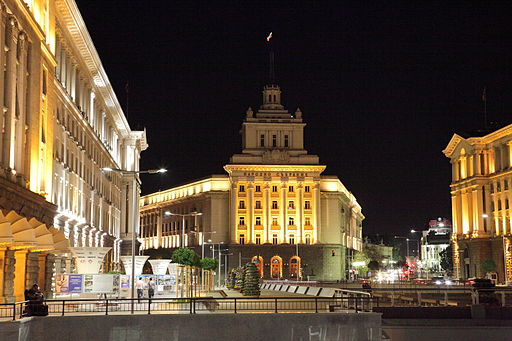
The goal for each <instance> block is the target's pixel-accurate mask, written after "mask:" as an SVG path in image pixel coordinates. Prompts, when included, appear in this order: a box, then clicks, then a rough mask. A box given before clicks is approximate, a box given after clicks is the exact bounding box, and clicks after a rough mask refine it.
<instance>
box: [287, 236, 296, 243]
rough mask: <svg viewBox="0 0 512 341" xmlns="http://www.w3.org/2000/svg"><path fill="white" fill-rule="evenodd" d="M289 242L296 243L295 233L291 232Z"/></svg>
mask: <svg viewBox="0 0 512 341" xmlns="http://www.w3.org/2000/svg"><path fill="white" fill-rule="evenodd" d="M288 242H289V243H290V244H295V235H294V234H290V237H289V238H288Z"/></svg>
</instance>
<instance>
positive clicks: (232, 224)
mask: <svg viewBox="0 0 512 341" xmlns="http://www.w3.org/2000/svg"><path fill="white" fill-rule="evenodd" d="M232 181H233V182H232V183H231V191H230V193H229V195H230V196H231V197H230V200H229V212H230V215H229V220H230V227H231V236H230V238H231V243H233V244H234V243H236V242H237V241H236V230H237V221H236V217H237V205H236V187H237V182H236V180H234V179H233V180H232Z"/></svg>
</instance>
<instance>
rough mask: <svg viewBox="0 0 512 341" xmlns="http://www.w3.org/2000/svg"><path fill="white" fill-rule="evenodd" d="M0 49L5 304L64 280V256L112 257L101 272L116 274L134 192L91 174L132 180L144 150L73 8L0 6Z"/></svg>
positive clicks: (132, 184) (131, 183) (127, 183)
mask: <svg viewBox="0 0 512 341" xmlns="http://www.w3.org/2000/svg"><path fill="white" fill-rule="evenodd" d="M0 46H2V48H1V49H0V61H1V63H2V65H3V66H4V67H3V68H2V72H1V73H0V89H1V91H0V103H2V104H3V114H2V115H0V120H1V125H2V127H4V129H3V131H1V132H0V208H1V209H2V211H3V212H2V215H0V228H1V230H0V264H2V266H3V271H2V272H1V276H2V277H0V300H1V301H12V300H13V299H14V296H15V297H16V298H17V299H18V300H20V299H22V298H23V289H24V288H26V287H27V286H28V284H32V283H34V282H39V284H40V285H41V286H42V287H43V289H44V290H45V291H46V292H47V293H48V292H50V291H51V280H50V279H51V276H52V274H53V272H55V271H57V272H66V271H67V272H70V271H72V270H73V262H72V261H71V259H72V257H71V254H70V247H76V246H81V247H98V246H106V247H112V250H111V251H110V253H109V254H108V255H107V257H106V261H105V264H104V270H108V269H112V268H115V267H116V266H117V263H118V262H119V254H120V244H121V240H122V238H125V237H128V233H126V229H127V228H123V229H122V228H121V226H123V227H124V226H129V225H130V227H129V228H130V229H131V226H133V225H132V224H126V221H125V219H126V217H125V215H124V214H121V212H125V205H126V200H125V198H126V197H127V195H126V191H127V190H128V191H129V192H130V195H128V197H129V198H130V200H131V202H129V203H128V204H129V205H130V204H132V205H133V202H137V201H138V192H139V191H138V186H139V185H137V181H136V179H133V178H129V177H126V178H122V175H118V174H104V173H103V172H102V171H101V168H102V167H111V168H119V169H127V170H137V169H138V160H139V155H140V152H141V151H142V150H144V149H145V148H146V147H147V145H146V140H145V132H135V131H131V129H130V127H129V125H128V122H127V121H126V118H125V116H124V114H123V111H122V109H121V107H120V105H119V102H118V100H117V98H116V96H115V94H114V92H113V89H112V87H111V85H110V82H109V80H108V78H107V76H106V74H105V71H104V69H103V66H102V64H101V61H100V59H99V57H98V54H97V52H96V50H95V48H94V45H93V43H92V40H91V37H90V36H89V33H88V32H87V29H86V26H85V23H84V22H83V20H82V17H81V15H80V13H79V11H78V8H77V6H76V4H75V2H74V0H53V1H50V0H25V1H20V0H18V1H15V0H4V1H0ZM132 194H133V195H132ZM133 206H135V205H133ZM133 206H132V207H133ZM135 207H136V206H135ZM133 211H134V212H136V210H133ZM128 219H129V220H130V221H132V223H135V224H137V223H136V222H137V221H138V217H137V214H136V213H130V217H128ZM43 224H44V226H43ZM52 226H53V227H52ZM19 229H21V230H19ZM9 231H10V234H12V235H10V234H9ZM21 232H23V233H22V234H23V236H21V235H20V233H21ZM42 236H46V237H45V238H46V239H47V240H46V241H45V242H44V243H43V242H42V241H41V242H39V241H37V240H34V238H36V239H37V238H38V237H40V238H42ZM43 239H44V238H43ZM128 239H129V237H128ZM36 241H37V242H36ZM41 243H42V244H41ZM127 244H129V243H127ZM128 247H129V245H128ZM56 254H59V256H56ZM14 261H15V262H14ZM14 264H15V265H14ZM11 265H12V266H11Z"/></svg>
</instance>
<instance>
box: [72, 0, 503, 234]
mask: <svg viewBox="0 0 512 341" xmlns="http://www.w3.org/2000/svg"><path fill="white" fill-rule="evenodd" d="M76 1H77V3H78V7H79V9H80V10H81V12H82V15H83V17H84V20H85V23H86V24H87V27H88V29H89V32H90V35H91V37H92V39H93V41H94V43H95V45H96V49H97V50H98V53H99V55H100V58H101V59H102V62H103V65H104V67H105V69H106V71H107V74H108V76H109V78H110V81H111V83H112V84H113V86H114V89H115V91H116V93H117V96H118V98H119V101H120V102H121V103H122V104H123V107H125V103H126V95H125V84H126V82H129V89H130V93H129V97H130V98H129V110H128V121H129V122H130V125H131V127H132V129H137V130H138V129H143V128H144V127H145V128H146V129H147V136H148V142H149V148H148V149H147V150H146V151H145V152H143V154H142V160H141V169H149V168H159V167H166V168H167V169H168V170H169V172H168V173H167V174H166V175H165V176H159V175H145V176H143V179H142V180H143V194H147V193H151V192H154V191H157V190H158V189H167V188H169V187H171V186H173V185H177V184H182V183H185V182H187V181H190V180H194V179H198V178H202V177H205V176H208V175H210V174H219V173H220V174H222V173H224V171H223V169H222V167H223V166H224V165H225V164H226V163H227V162H228V161H229V157H230V156H231V155H232V154H234V153H237V152H240V151H241V137H240V135H239V130H240V127H241V123H242V120H243V118H244V115H245V111H246V109H247V108H248V107H249V106H251V107H252V108H253V109H257V108H258V107H259V105H260V104H261V90H262V87H263V85H265V83H266V81H267V74H268V71H267V68H268V64H267V60H268V45H267V44H266V41H265V38H266V36H267V35H268V33H269V32H270V31H272V32H273V40H272V42H273V48H274V50H275V54H276V77H277V80H278V84H279V85H280V86H281V89H282V91H283V102H284V105H285V106H286V108H287V109H288V110H290V111H294V110H295V109H296V108H297V106H299V107H300V108H301V110H302V112H303V114H304V120H305V122H306V123H307V126H306V130H305V134H306V137H305V138H306V140H305V145H306V149H307V150H308V151H309V153H310V154H317V155H319V156H320V162H321V163H322V164H325V165H327V169H326V171H325V172H324V174H326V175H337V176H339V178H340V179H341V181H342V182H343V183H344V184H345V186H346V187H347V188H348V189H349V190H350V191H352V192H353V193H354V195H355V196H356V198H357V199H358V201H359V203H360V204H361V206H362V208H363V213H364V215H365V216H366V220H365V221H364V223H363V229H364V233H386V232H388V233H394V234H403V235H405V234H406V233H407V231H409V230H410V229H411V228H416V229H418V228H421V227H423V226H425V224H426V223H427V222H428V220H429V219H433V218H436V217H438V216H443V217H448V218H451V208H450V191H449V183H450V180H451V179H450V178H451V170H450V164H449V160H448V159H447V158H446V157H445V156H444V155H443V154H442V152H441V151H442V150H443V149H444V148H445V147H446V145H447V144H448V141H449V140H450V138H451V136H452V134H453V133H455V132H465V131H471V130H475V129H481V128H483V127H484V119H483V103H482V90H483V88H484V87H486V88H487V111H488V120H489V121H492V122H498V123H499V124H501V125H503V124H509V123H512V120H511V119H510V116H509V113H510V112H511V106H512V97H511V96H510V95H509V93H510V91H511V90H512V77H511V76H512V74H511V66H512V49H511V48H510V41H511V39H510V38H511V34H510V33H511V31H510V17H511V14H512V13H511V11H510V10H508V8H507V6H506V2H505V1H504V2H481V3H479V4H477V3H476V2H469V1H468V2H460V3H456V2H434V3H431V2H416V1H414V2H398V3H400V5H396V3H395V4H394V3H392V2H384V1H381V2H378V3H377V4H375V3H374V4H371V5H370V4H368V3H366V2H364V4H363V2H353V3H344V4H343V5H341V2H338V1H336V2H298V1H296V2H290V3H287V5H284V3H283V2H275V1H274V2H264V1H240V2H230V4H229V5H222V3H221V2H216V1H213V2H207V1H204V2H193V1H156V0H153V1H114V0H111V1H109V0H103V1H90V0H76ZM448 3H450V4H451V5H447V4H448ZM500 6H501V7H500Z"/></svg>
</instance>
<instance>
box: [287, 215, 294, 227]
mask: <svg viewBox="0 0 512 341" xmlns="http://www.w3.org/2000/svg"><path fill="white" fill-rule="evenodd" d="M288 225H295V218H294V217H289V218H288Z"/></svg>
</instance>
